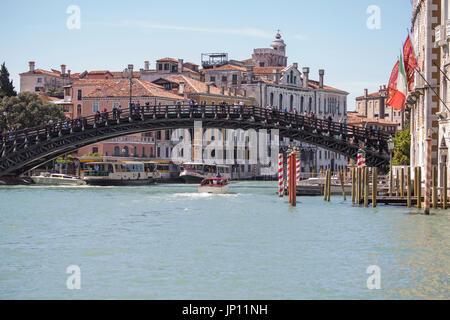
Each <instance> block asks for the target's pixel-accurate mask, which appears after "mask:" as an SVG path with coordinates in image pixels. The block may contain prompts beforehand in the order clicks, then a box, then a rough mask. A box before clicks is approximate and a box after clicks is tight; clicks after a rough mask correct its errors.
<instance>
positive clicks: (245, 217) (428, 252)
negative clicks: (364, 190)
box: [0, 182, 450, 299]
mask: <svg viewBox="0 0 450 320" xmlns="http://www.w3.org/2000/svg"><path fill="white" fill-rule="evenodd" d="M275 189H276V185H275V184H274V183H271V182H241V183H234V184H232V186H231V188H230V191H231V194H227V195H204V194H198V193H197V191H196V186H188V185H157V186H150V187H36V186H33V187H2V188H0V299H422V298H424V299H449V298H450V294H449V270H450V252H449V244H450V212H443V211H438V212H436V214H435V215H433V216H423V215H418V214H414V213H416V212H415V211H414V210H408V209H406V208H396V207H385V206H380V207H378V208H376V209H372V208H370V209H366V208H359V207H353V206H352V205H351V203H349V202H347V203H343V201H342V197H333V198H332V199H331V202H330V203H325V202H323V201H322V199H321V198H320V197H319V198H314V197H311V198H306V197H305V198H299V199H298V201H299V203H298V206H297V208H295V209H292V208H289V205H288V204H287V199H286V198H284V199H279V198H278V197H276V196H275ZM69 265H77V266H79V267H80V270H81V289H80V290H69V289H68V288H67V286H66V280H67V278H68V277H69V276H70V275H69V274H67V273H66V269H67V267H68V266H69ZM372 265H376V266H378V267H379V268H380V278H381V283H380V284H381V289H379V290H376V289H375V290H369V289H368V288H367V279H368V277H369V276H371V274H368V273H367V268H368V267H369V266H372Z"/></svg>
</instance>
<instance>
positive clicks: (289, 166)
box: [286, 153, 291, 192]
mask: <svg viewBox="0 0 450 320" xmlns="http://www.w3.org/2000/svg"><path fill="white" fill-rule="evenodd" d="M286 157H287V159H288V160H287V174H286V181H287V190H288V192H289V181H290V178H291V177H290V174H289V172H291V162H290V161H289V157H290V153H288V154H287V155H286Z"/></svg>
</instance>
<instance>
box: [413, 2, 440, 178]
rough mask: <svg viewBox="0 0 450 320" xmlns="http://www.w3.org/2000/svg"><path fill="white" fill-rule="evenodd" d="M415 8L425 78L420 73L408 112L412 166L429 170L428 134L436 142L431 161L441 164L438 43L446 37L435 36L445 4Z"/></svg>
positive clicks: (417, 4)
mask: <svg viewBox="0 0 450 320" xmlns="http://www.w3.org/2000/svg"><path fill="white" fill-rule="evenodd" d="M412 4H413V16H412V20H411V22H412V42H413V46H414V50H415V53H416V58H417V62H418V66H419V70H420V73H421V75H418V72H417V71H416V74H415V85H414V87H413V88H412V91H411V92H410V93H409V95H408V97H407V100H406V101H407V105H406V108H409V109H410V118H411V155H410V157H411V166H412V167H416V166H420V167H422V170H425V159H426V156H427V154H426V142H425V139H426V137H427V135H428V133H431V138H432V153H431V161H432V164H433V165H437V164H438V148H439V121H438V116H439V114H440V112H441V111H444V110H443V109H445V108H442V106H441V104H440V102H439V96H441V97H442V90H441V77H442V75H441V73H440V70H439V69H440V68H441V48H439V43H440V41H436V38H437V39H438V40H443V39H441V38H440V37H441V35H442V33H441V34H439V32H437V33H435V32H436V31H435V30H439V31H443V30H442V28H440V26H441V19H442V16H441V14H442V1H441V0H414V1H413V2H412ZM436 35H437V37H436ZM445 41H446V40H445ZM422 77H423V78H425V79H426V81H424V80H423V79H422ZM428 84H429V85H428ZM430 85H431V87H430ZM433 91H434V92H436V93H434V92H433ZM444 99H445V98H444ZM444 101H446V100H444ZM447 101H448V100H447Z"/></svg>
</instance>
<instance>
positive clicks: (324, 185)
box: [323, 170, 328, 201]
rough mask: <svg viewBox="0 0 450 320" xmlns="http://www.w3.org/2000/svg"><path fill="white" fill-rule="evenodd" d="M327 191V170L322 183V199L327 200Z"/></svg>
mask: <svg viewBox="0 0 450 320" xmlns="http://www.w3.org/2000/svg"><path fill="white" fill-rule="evenodd" d="M327 191H328V170H327V171H326V174H325V181H324V183H323V201H326V200H327Z"/></svg>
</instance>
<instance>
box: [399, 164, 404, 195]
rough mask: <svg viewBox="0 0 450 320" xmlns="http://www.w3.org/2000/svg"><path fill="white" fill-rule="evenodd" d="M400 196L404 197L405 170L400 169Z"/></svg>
mask: <svg viewBox="0 0 450 320" xmlns="http://www.w3.org/2000/svg"><path fill="white" fill-rule="evenodd" d="M400 196H401V197H404V196H405V168H402V169H401V173H400Z"/></svg>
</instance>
